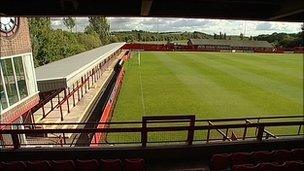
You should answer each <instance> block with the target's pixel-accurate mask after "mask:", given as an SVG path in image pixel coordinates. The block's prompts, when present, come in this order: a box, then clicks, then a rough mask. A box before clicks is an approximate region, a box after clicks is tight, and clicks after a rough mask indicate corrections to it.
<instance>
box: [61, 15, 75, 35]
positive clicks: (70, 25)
mask: <svg viewBox="0 0 304 171" xmlns="http://www.w3.org/2000/svg"><path fill="white" fill-rule="evenodd" d="M62 21H63V24H64V25H65V26H66V27H67V28H68V29H69V30H70V31H71V32H72V29H73V28H74V27H75V25H76V24H75V20H74V19H73V18H72V17H65V18H63V19H62Z"/></svg>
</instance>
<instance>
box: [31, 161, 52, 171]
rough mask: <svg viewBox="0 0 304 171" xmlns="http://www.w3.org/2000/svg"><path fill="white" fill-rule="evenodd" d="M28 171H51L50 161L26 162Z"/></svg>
mask: <svg viewBox="0 0 304 171" xmlns="http://www.w3.org/2000/svg"><path fill="white" fill-rule="evenodd" d="M26 166H27V170H29V171H41V170H43V171H51V170H52V169H51V165H50V163H49V162H48V161H46V160H42V161H29V162H26Z"/></svg>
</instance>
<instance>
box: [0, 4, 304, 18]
mask: <svg viewBox="0 0 304 171" xmlns="http://www.w3.org/2000/svg"><path fill="white" fill-rule="evenodd" d="M0 15H9V16H11V15H14V16H31V15H33V16H37V15H38V16H46V15H48V16H67V15H69V16H88V15H104V16H126V17H127V16H144V17H184V18H221V19H246V20H271V21H292V22H303V21H304V0H0Z"/></svg>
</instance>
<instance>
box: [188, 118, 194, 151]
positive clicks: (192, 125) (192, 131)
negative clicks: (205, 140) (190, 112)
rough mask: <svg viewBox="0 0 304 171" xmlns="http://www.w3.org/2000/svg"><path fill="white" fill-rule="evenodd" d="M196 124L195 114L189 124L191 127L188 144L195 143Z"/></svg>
mask: <svg viewBox="0 0 304 171" xmlns="http://www.w3.org/2000/svg"><path fill="white" fill-rule="evenodd" d="M194 125H195V116H192V117H191V118H190V125H189V129H188V138H187V141H188V145H192V143H193V137H194Z"/></svg>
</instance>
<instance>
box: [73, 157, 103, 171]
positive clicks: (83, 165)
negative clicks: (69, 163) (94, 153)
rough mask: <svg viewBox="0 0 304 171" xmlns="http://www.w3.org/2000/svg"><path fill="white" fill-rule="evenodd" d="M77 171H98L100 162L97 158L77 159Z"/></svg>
mask: <svg viewBox="0 0 304 171" xmlns="http://www.w3.org/2000/svg"><path fill="white" fill-rule="evenodd" d="M75 165H76V170H77V171H98V170H99V163H98V161H97V160H76V161H75Z"/></svg>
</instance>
